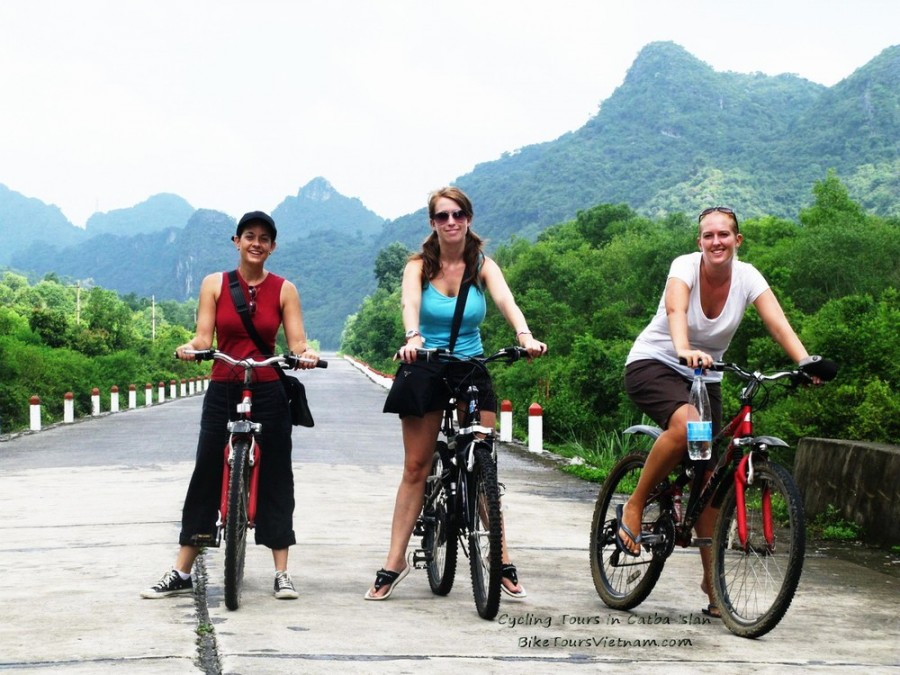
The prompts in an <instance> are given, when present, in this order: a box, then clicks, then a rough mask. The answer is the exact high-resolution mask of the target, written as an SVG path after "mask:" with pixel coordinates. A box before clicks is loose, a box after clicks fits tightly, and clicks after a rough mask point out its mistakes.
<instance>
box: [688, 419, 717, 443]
mask: <svg viewBox="0 0 900 675" xmlns="http://www.w3.org/2000/svg"><path fill="white" fill-rule="evenodd" d="M687 439H688V442H690V441H711V440H712V422H688V423H687Z"/></svg>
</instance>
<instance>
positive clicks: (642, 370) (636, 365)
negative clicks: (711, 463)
mask: <svg viewBox="0 0 900 675" xmlns="http://www.w3.org/2000/svg"><path fill="white" fill-rule="evenodd" d="M706 391H707V392H708V393H709V403H710V405H711V407H712V420H713V435H714V436H715V435H716V434H717V433H719V430H720V429H721V428H722V387H721V385H720V384H719V383H718V382H707V383H706ZM625 392H626V393H627V394H628V398H630V399H631V402H632V403H634V404H635V405H636V406H637V408H638V410H640V411H641V412H642V413H644V414H645V415H646V416H647V417H649V418H650V419H652V420H653V421H654V422H656V424H657V425H659V427H661V428H662V429H667V428H668V427H669V418H670V417H672V414H673V413H674V412H675V411H676V410H678V408H680V407H681V406H683V405H684V404H686V403H688V401H689V399H690V395H691V380H688V379H685V378H684V377H683V376H682V375H681V373H679V372H678V371H676V370H673V369H672V368H669V366H667V365H665V364H664V363H660V362H659V361H654V360H653V359H645V360H643V361H635V362H633V363H629V364H628V365H627V366H625Z"/></svg>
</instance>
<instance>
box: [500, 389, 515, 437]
mask: <svg viewBox="0 0 900 675" xmlns="http://www.w3.org/2000/svg"><path fill="white" fill-rule="evenodd" d="M512 428H513V417H512V402H511V401H509V400H506V399H504V400H503V401H501V403H500V441H501V442H503V443H509V442H510V441H512V437H513V434H512Z"/></svg>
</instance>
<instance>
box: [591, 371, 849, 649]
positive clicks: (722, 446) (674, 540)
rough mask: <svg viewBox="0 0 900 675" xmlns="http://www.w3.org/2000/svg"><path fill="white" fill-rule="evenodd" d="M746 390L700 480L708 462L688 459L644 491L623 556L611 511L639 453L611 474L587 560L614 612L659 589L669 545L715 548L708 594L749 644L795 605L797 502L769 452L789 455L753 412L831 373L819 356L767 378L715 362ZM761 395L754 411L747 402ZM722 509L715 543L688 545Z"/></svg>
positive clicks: (636, 430) (632, 478) (621, 499)
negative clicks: (634, 547)
mask: <svg viewBox="0 0 900 675" xmlns="http://www.w3.org/2000/svg"><path fill="white" fill-rule="evenodd" d="M710 369H711V370H717V371H729V372H732V373H734V374H736V375H737V376H739V377H740V378H742V379H743V380H744V381H745V382H746V384H745V386H744V388H743V389H742V390H741V394H740V408H739V410H738V411H737V414H736V415H735V416H734V417H733V418H732V419H731V420H730V421H729V422H728V423H727V424H725V425H724V426H723V428H722V430H721V431H720V432H719V434H718V435H717V436H716V437H715V438H714V439H713V445H714V446H715V447H718V448H719V450H720V453H719V460H718V462H717V464H716V466H715V468H714V469H713V470H712V472H711V474H709V476H708V477H707V470H706V461H705V460H704V461H701V462H692V461H690V460H689V459H688V458H687V456H686V455H687V453H685V458H684V459H683V461H682V462H681V463H680V464H679V465H678V466H677V467H676V468H675V470H674V471H673V472H672V474H671V475H670V476H669V477H667V478H665V479H664V480H663V481H661V482H660V483H659V484H658V485H657V486H656V487H655V488H654V489H653V490H652V491H651V493H650V496H649V497H648V499H647V503H646V506H645V508H644V513H643V516H642V518H641V529H640V532H639V533H637V537H638V540H639V543H640V545H641V548H640V552H639V553H637V554H629V553H628V552H627V551H625V550H623V547H622V546H620V545H619V544H618V543H617V541H616V532H617V530H618V529H619V520H618V517H617V511H619V510H620V509H621V507H622V505H624V504H625V502H627V501H628V497H629V496H630V495H631V493H632V492H633V491H634V489H635V487H636V486H637V482H638V479H639V478H640V474H641V472H642V471H643V468H644V464H645V462H646V460H647V454H646V453H644V452H633V453H630V454H628V455H626V456H625V457H623V458H622V459H621V460H619V462H618V463H617V464H616V465H615V466H614V467H613V468H612V470H611V471H610V473H609V476H608V477H607V478H606V481H605V482H604V483H603V486H602V487H601V488H600V493H599V494H598V495H597V503H596V506H595V508H594V518H593V522H592V524H591V543H590V559H591V572H592V575H593V578H594V586H595V588H596V589H597V593H598V594H599V595H600V597H601V599H602V600H603V602H605V603H606V604H607V605H608V606H609V607H612V608H613V609H622V610H627V609H632V608H633V607H636V606H637V605H639V604H640V603H641V602H643V601H644V600H645V599H646V598H647V596H648V595H650V591H652V590H653V587H654V586H655V585H656V582H657V580H658V579H659V575H660V574H661V573H662V569H663V565H665V562H666V560H667V559H668V557H669V556H670V555H671V554H672V551H673V550H674V548H675V546H676V545H678V546H682V547H687V546H711V547H712V568H713V572H712V577H713V579H712V591H713V597H714V598H715V601H716V606H717V607H718V609H719V611H720V612H721V614H722V621H723V622H724V623H725V626H727V627H728V629H729V630H730V631H732V632H733V633H735V634H736V635H739V636H741V637H747V638H756V637H759V636H761V635H764V634H765V633H768V632H769V631H770V630H772V629H773V628H774V627H775V626H776V625H777V624H778V622H779V621H781V619H782V617H783V616H784V614H785V612H787V609H788V607H789V606H790V604H791V601H792V600H793V597H794V592H795V591H796V589H797V584H798V582H799V581H800V573H801V571H802V569H803V558H804V551H805V541H806V540H805V524H804V514H803V502H802V499H801V497H800V492H799V490H798V489H797V486H796V485H795V484H794V481H793V479H792V478H791V475H790V474H789V473H788V472H787V470H785V469H784V468H783V467H782V466H780V465H779V464H777V463H776V462H774V461H773V460H772V459H770V457H769V449H770V448H773V447H787V443H785V442H784V441H783V440H781V439H780V438H776V437H775V436H757V435H754V429H753V411H754V410H759V409H761V408H762V407H764V406H765V403H766V401H767V399H768V395H767V394H768V389H767V386H768V385H770V384H773V383H775V382H776V381H779V380H781V381H783V382H785V383H788V384H789V386H797V385H800V384H808V383H810V382H811V381H812V378H813V377H818V378H820V379H821V380H823V381H825V380H830V379H833V378H834V376H835V374H836V373H837V366H836V365H835V364H834V363H833V362H831V361H827V360H825V359H822V358H820V357H817V356H816V357H811V360H810V362H809V363H805V364H804V365H801V366H800V367H799V368H798V369H797V370H791V371H782V372H776V373H770V374H765V373H761V372H758V371H757V372H752V373H751V372H749V371H747V370H745V369H743V368H741V367H740V366H737V365H735V364H733V363H720V362H717V363H714V364H712V366H711V367H710ZM760 392H763V393H765V394H766V395H765V396H763V399H762V401H761V403H759V404H757V405H756V406H754V405H753V402H754V398H755V397H756V396H757V394H759V393H760ZM625 433H627V434H645V435H647V436H650V437H651V438H654V439H655V438H656V437H658V436H659V435H660V433H662V430H661V429H659V428H658V427H653V426H647V425H636V426H633V427H629V428H628V429H626V430H625ZM709 504H712V506H713V507H714V508H717V509H719V514H718V517H717V519H716V524H715V527H714V530H713V534H712V539H711V541H710V540H700V539H693V538H692V534H691V531H692V529H693V527H694V525H695V524H696V522H697V519H698V518H699V517H700V514H701V513H702V512H703V510H704V509H705V508H706V507H707V505H709Z"/></svg>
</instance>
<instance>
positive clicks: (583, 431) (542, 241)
mask: <svg viewBox="0 0 900 675" xmlns="http://www.w3.org/2000/svg"><path fill="white" fill-rule="evenodd" d="M813 193H814V202H813V204H812V205H811V206H810V207H809V208H807V209H805V210H803V211H802V212H801V213H800V222H799V223H796V222H792V221H789V220H786V219H783V218H776V217H772V216H761V217H757V218H752V219H750V220H747V221H745V222H742V232H743V233H744V235H745V240H744V245H743V246H742V247H741V259H742V260H745V261H747V262H750V263H752V264H754V265H755V266H756V267H757V268H758V269H760V271H761V272H762V273H763V274H764V276H766V278H767V279H768V280H769V283H770V284H771V286H772V288H773V290H774V291H775V293H776V295H777V296H778V297H779V299H780V302H781V304H782V306H783V307H784V308H785V311H786V313H787V314H788V317H789V318H790V320H791V323H792V325H793V326H794V328H795V329H796V330H797V332H798V334H799V335H800V337H801V339H802V340H803V342H804V344H805V345H806V347H807V349H808V350H809V352H810V353H813V354H821V355H823V356H825V357H827V358H831V359H833V360H835V361H837V362H838V363H839V364H840V373H839V377H838V379H837V380H836V381H835V382H833V383H831V384H829V385H827V386H824V387H817V388H808V389H803V390H799V391H795V392H787V391H784V390H779V389H774V390H773V391H772V392H771V396H770V399H769V401H768V405H767V407H766V408H765V409H764V410H762V411H761V412H760V414H759V415H758V416H757V418H756V419H757V422H758V424H759V425H760V426H759V428H760V429H765V430H766V431H767V433H772V434H775V435H778V436H781V437H783V438H785V440H787V441H788V442H789V443H790V444H791V445H792V446H795V444H796V441H797V439H798V438H799V437H802V436H825V437H832V438H850V439H857V440H866V441H882V442H896V439H897V437H898V435H900V394H898V391H897V388H898V387H897V385H898V383H900V365H898V364H900V345H898V342H897V336H898V334H900V290H898V289H900V266H898V265H897V260H900V237H898V234H900V232H898V229H900V221H898V220H897V219H884V218H880V217H877V216H873V215H867V214H866V213H865V212H864V211H863V210H862V209H861V208H860V206H859V205H858V204H856V203H855V202H853V201H852V200H851V199H850V198H849V195H848V192H847V190H846V188H845V186H844V185H843V184H842V183H841V182H840V181H839V180H838V179H837V177H836V176H835V175H833V174H832V175H829V176H828V177H827V178H826V179H825V180H823V181H820V182H819V183H817V184H816V185H815V187H814V190H813ZM696 236H697V235H696V221H695V220H694V219H693V218H688V217H686V216H684V215H682V214H673V215H670V216H666V217H663V218H660V219H651V218H647V217H645V216H641V215H638V214H637V213H636V212H635V211H634V210H632V209H631V208H630V207H628V206H625V205H610V204H601V205H599V206H596V207H594V208H591V209H588V210H585V211H580V212H579V213H578V215H577V217H576V218H575V219H574V220H571V221H568V222H565V223H561V224H559V225H556V226H554V227H551V228H549V229H547V230H546V231H545V232H543V233H542V234H541V235H540V236H539V237H538V238H537V241H536V242H534V243H530V242H527V241H525V240H521V239H520V240H517V241H514V242H512V243H511V244H509V245H508V246H503V247H501V248H499V249H498V250H497V251H496V253H495V255H494V257H495V259H496V260H497V262H498V263H499V264H500V266H501V267H502V268H503V269H504V270H505V274H506V277H507V280H508V282H509V284H510V287H511V288H512V289H513V292H514V294H515V295H516V299H517V302H518V304H519V306H520V307H521V308H522V311H523V312H524V313H525V316H526V317H527V318H528V322H529V325H530V327H531V328H532V330H534V331H535V334H536V335H537V336H538V337H539V338H540V339H542V340H544V341H545V342H547V344H548V346H549V355H548V356H547V357H546V358H542V359H537V360H535V361H534V362H532V363H519V364H515V365H514V366H512V367H510V368H501V369H496V371H495V380H496V383H497V387H498V392H499V393H500V395H501V397H502V398H508V399H510V400H512V401H513V404H514V412H515V414H516V428H518V429H522V428H525V426H526V424H525V416H526V415H527V409H528V406H529V405H530V404H531V403H532V402H535V401H536V402H538V403H540V404H541V406H542V407H543V409H544V417H545V420H546V425H545V432H544V433H545V438H547V439H548V440H550V441H551V442H567V441H574V442H577V443H583V444H584V445H586V446H589V447H596V445H597V443H596V439H597V438H598V437H602V438H608V436H609V434H610V432H614V431H615V430H618V429H621V428H623V427H624V426H626V425H628V424H630V423H634V422H637V421H640V416H639V414H638V412H637V411H636V409H635V408H634V407H633V406H632V404H631V403H630V402H629V401H628V400H627V398H626V396H625V394H624V391H623V385H622V372H623V367H624V362H625V357H626V355H627V353H628V350H629V349H630V347H631V344H632V342H633V340H634V338H635V337H636V336H637V334H638V333H639V332H640V331H641V330H642V329H643V328H644V326H645V325H646V323H647V321H648V320H649V319H650V317H651V316H652V314H653V312H655V311H656V308H657V305H658V303H659V300H660V297H661V294H662V289H663V286H664V284H665V278H666V275H667V272H668V269H669V264H670V263H671V261H672V259H673V258H675V257H676V256H677V255H679V254H681V253H686V252H689V251H691V250H695V249H696ZM484 338H485V343H486V346H487V348H488V350H492V349H496V348H500V347H503V346H506V345H508V344H511V343H512V341H513V340H512V335H511V329H510V328H509V326H507V325H506V323H505V321H504V319H503V318H502V316H501V315H500V313H499V312H497V311H489V314H488V318H487V320H486V321H485V324H484ZM401 342H402V326H401V324H400V317H399V291H398V290H396V289H393V290H390V289H387V288H379V289H378V290H377V291H376V293H375V294H373V295H372V296H370V297H369V298H367V299H366V301H365V302H364V303H363V305H362V307H361V308H360V310H359V312H358V313H357V314H356V315H355V316H354V317H352V318H351V320H350V321H349V322H348V326H347V329H346V333H345V340H344V349H345V351H347V352H348V353H351V354H353V355H354V356H357V357H358V358H360V359H362V360H364V361H366V362H368V363H370V364H371V365H373V366H375V367H376V368H379V369H382V370H388V369H390V368H391V366H390V360H389V356H390V355H391V354H392V353H393V351H394V350H396V347H397V346H398V345H399V344H401ZM725 359H726V360H728V361H734V362H737V363H739V364H742V365H744V366H748V367H750V368H754V369H755V368H759V369H763V370H765V369H781V368H784V367H786V366H788V365H789V364H788V363H787V359H786V357H785V355H784V354H783V353H782V352H781V349H780V348H779V347H778V346H777V344H775V342H774V341H773V340H772V339H771V338H770V337H769V336H768V335H767V333H766V330H765V328H764V326H763V325H762V322H761V320H760V319H759V317H758V315H757V314H756V312H755V311H754V310H749V311H748V313H747V316H746V317H745V320H744V322H743V324H742V326H741V329H740V331H739V332H738V334H737V335H736V337H735V339H734V340H733V342H732V344H731V347H730V348H729V350H728V352H727V354H726V356H725ZM737 391H738V382H737V381H733V380H729V379H728V378H727V376H726V380H725V384H724V395H725V401H726V402H731V404H734V403H736V400H737ZM731 404H729V407H730V405H731Z"/></svg>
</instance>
